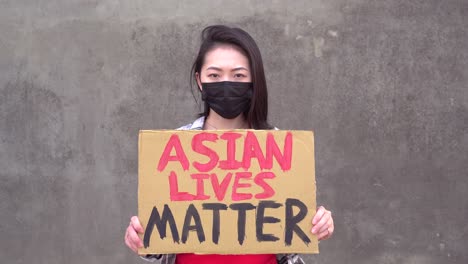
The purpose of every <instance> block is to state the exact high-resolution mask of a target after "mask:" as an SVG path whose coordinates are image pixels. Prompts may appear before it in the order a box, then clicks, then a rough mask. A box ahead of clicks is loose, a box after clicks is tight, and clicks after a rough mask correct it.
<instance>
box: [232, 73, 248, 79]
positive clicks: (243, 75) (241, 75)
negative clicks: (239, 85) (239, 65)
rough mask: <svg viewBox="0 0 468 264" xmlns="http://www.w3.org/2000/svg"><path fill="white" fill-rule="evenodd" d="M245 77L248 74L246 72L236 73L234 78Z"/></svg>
mask: <svg viewBox="0 0 468 264" xmlns="http://www.w3.org/2000/svg"><path fill="white" fill-rule="evenodd" d="M245 77H247V76H246V75H245V74H242V73H236V74H234V78H237V79H239V78H245Z"/></svg>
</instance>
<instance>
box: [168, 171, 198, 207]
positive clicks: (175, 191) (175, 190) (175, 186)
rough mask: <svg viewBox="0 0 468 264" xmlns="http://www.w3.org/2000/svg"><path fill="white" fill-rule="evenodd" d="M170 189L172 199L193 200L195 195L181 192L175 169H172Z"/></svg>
mask: <svg viewBox="0 0 468 264" xmlns="http://www.w3.org/2000/svg"><path fill="white" fill-rule="evenodd" d="M169 190H170V196H171V201H193V198H194V195H192V194H189V193H187V192H179V183H178V182H177V175H176V173H175V172H174V171H171V174H170V175H169Z"/></svg>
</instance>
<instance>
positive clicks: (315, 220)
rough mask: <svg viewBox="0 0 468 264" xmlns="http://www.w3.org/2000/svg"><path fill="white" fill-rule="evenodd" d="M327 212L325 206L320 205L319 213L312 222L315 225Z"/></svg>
mask: <svg viewBox="0 0 468 264" xmlns="http://www.w3.org/2000/svg"><path fill="white" fill-rule="evenodd" d="M324 213H325V208H324V207H323V206H320V207H319V209H318V210H317V213H316V214H315V216H314V219H312V224H313V225H315V224H317V222H318V221H319V220H320V218H322V216H323V214H324Z"/></svg>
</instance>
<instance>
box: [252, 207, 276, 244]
mask: <svg viewBox="0 0 468 264" xmlns="http://www.w3.org/2000/svg"><path fill="white" fill-rule="evenodd" d="M280 206H281V204H279V203H275V201H261V202H260V203H259V204H258V209H257V217H256V218H255V226H256V232H257V241H259V242H262V241H278V240H279V238H278V237H276V236H274V235H272V234H264V233H263V224H266V223H268V224H269V223H271V224H273V223H278V222H279V221H280V220H279V219H278V218H276V217H272V216H265V209H266V208H278V207H280Z"/></svg>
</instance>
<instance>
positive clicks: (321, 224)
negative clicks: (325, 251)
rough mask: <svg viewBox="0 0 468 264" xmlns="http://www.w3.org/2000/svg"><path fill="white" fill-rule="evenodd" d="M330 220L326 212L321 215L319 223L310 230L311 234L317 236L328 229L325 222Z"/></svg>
mask: <svg viewBox="0 0 468 264" xmlns="http://www.w3.org/2000/svg"><path fill="white" fill-rule="evenodd" d="M329 219H330V213H329V212H328V211H327V212H325V213H324V214H323V216H322V218H321V219H320V221H319V222H318V223H317V224H316V225H315V226H314V227H313V228H312V234H318V233H320V232H321V231H323V229H324V227H325V229H327V228H328V225H327V222H328V220H329Z"/></svg>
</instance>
